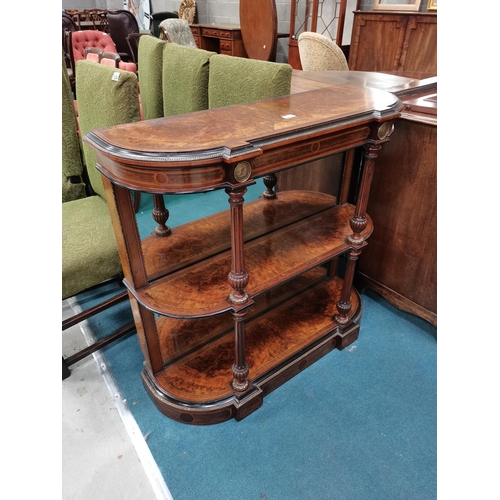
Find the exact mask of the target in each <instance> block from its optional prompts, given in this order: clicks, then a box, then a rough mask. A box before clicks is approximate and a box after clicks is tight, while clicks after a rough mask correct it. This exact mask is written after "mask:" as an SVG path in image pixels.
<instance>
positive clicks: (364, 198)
mask: <svg viewBox="0 0 500 500" xmlns="http://www.w3.org/2000/svg"><path fill="white" fill-rule="evenodd" d="M364 148H365V152H364V164H363V173H362V176H361V183H360V186H359V191H358V199H357V202H356V208H355V210H354V215H353V216H352V219H351V220H350V226H351V229H352V232H353V234H352V235H350V236H348V237H347V241H348V242H349V243H352V244H353V245H355V248H353V249H351V250H350V251H349V252H348V254H347V265H346V270H345V275H344V284H343V285H342V292H341V294H340V299H339V300H338V302H337V304H336V305H337V311H338V314H337V315H336V316H335V321H337V323H339V324H346V323H347V322H348V321H349V316H348V315H349V312H350V310H351V300H350V297H351V291H352V284H353V280H354V271H355V269H356V261H357V260H358V257H359V255H360V254H361V249H360V248H359V246H360V245H361V244H362V243H363V242H364V241H365V239H364V238H363V236H361V233H362V232H363V230H364V229H365V228H366V224H367V222H368V219H367V216H366V206H367V204H368V196H369V194H370V186H371V182H372V178H373V170H374V168H375V159H376V158H377V156H378V152H379V151H380V149H381V146H380V144H372V143H370V144H366V145H365V146H364ZM356 247H358V248H356Z"/></svg>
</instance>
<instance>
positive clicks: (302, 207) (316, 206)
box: [142, 191, 336, 280]
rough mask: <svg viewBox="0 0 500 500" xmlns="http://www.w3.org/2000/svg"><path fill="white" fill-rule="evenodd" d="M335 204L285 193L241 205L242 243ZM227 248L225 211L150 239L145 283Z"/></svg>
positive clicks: (228, 226)
mask: <svg viewBox="0 0 500 500" xmlns="http://www.w3.org/2000/svg"><path fill="white" fill-rule="evenodd" d="M335 204H336V198H335V197H333V196H329V195H325V194H322V193H316V192H314V193H311V192H308V191H293V192H292V191H289V192H286V193H280V195H279V197H278V198H276V199H275V200H265V201H264V200H261V199H259V200H255V201H252V202H249V203H245V210H244V240H245V242H247V241H251V240H253V239H255V238H258V237H259V236H262V235H263V234H266V233H270V232H271V231H274V230H276V229H279V228H282V227H284V226H287V225H289V224H292V223H294V222H297V221H298V220H301V219H303V218H304V217H307V216H310V215H313V214H315V213H318V212H321V211H323V210H326V209H328V208H331V207H333V206H335ZM230 246H231V223H230V216H229V211H223V212H219V213H216V214H214V215H210V216H208V217H205V218H204V219H201V220H196V221H194V222H191V223H187V224H183V225H182V226H179V227H176V228H174V229H173V230H172V234H170V235H169V237H168V238H162V237H158V236H156V235H151V236H149V237H148V238H145V239H144V240H143V241H142V251H143V254H144V261H145V266H146V271H147V274H148V278H149V280H153V279H157V278H158V277H161V276H166V275H167V274H171V273H172V272H174V271H177V270H179V269H182V268H184V267H186V266H188V265H191V264H194V263H196V262H200V261H203V260H204V259H207V258H209V257H212V256H213V255H216V254H218V253H221V252H223V251H225V250H228V249H229V248H230Z"/></svg>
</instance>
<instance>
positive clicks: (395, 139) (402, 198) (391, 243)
mask: <svg viewBox="0 0 500 500" xmlns="http://www.w3.org/2000/svg"><path fill="white" fill-rule="evenodd" d="M403 103H404V105H405V109H404V111H403V113H402V117H401V118H399V119H398V120H397V121H396V126H395V132H394V134H393V136H392V138H391V142H390V143H389V144H387V146H386V147H385V148H384V151H382V152H381V153H380V155H379V158H378V161H377V168H378V170H377V173H378V175H377V176H376V177H375V179H374V182H373V185H372V191H371V197H370V201H369V203H368V211H369V213H370V215H371V216H372V217H373V218H374V220H376V221H378V224H377V228H376V230H375V231H374V233H373V235H372V237H371V238H370V244H369V246H368V248H367V249H366V251H364V252H363V255H362V256H361V257H360V259H359V263H358V267H357V271H358V272H357V275H356V280H355V282H356V284H357V286H358V289H359V290H360V291H362V289H363V288H364V287H365V286H368V287H369V288H372V289H373V290H375V291H377V292H378V293H380V295H382V296H383V297H384V298H385V299H386V300H388V301H389V302H391V303H392V304H393V305H395V306H396V307H398V308H400V309H402V310H405V311H408V312H411V313H413V314H416V315H417V316H420V317H421V318H424V319H425V320H427V321H429V322H430V323H432V324H433V325H435V326H436V325H437V94H436V93H435V92H431V93H426V94H423V95H420V96H414V97H412V98H408V99H404V100H403Z"/></svg>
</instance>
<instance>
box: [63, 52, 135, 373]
mask: <svg viewBox="0 0 500 500" xmlns="http://www.w3.org/2000/svg"><path fill="white" fill-rule="evenodd" d="M116 75H118V78H116ZM76 87H77V95H78V115H79V120H80V132H81V136H82V137H84V136H85V134H86V133H87V132H89V131H90V130H92V129H96V128H102V127H108V126H112V125H119V124H123V123H131V122H136V121H139V120H140V112H139V100H138V90H137V76H136V75H135V74H134V73H131V72H129V71H124V70H120V69H116V68H111V67H109V66H104V65H102V64H96V63H94V62H92V61H78V62H77V63H76ZM83 154H84V161H85V165H86V167H87V174H88V178H89V181H90V185H91V188H92V191H93V193H94V194H93V195H92V196H88V197H86V198H81V199H78V200H73V201H69V202H67V203H63V204H62V207H63V210H62V298H63V300H64V299H66V298H69V297H73V296H74V295H76V294H79V293H81V292H83V291H85V290H88V289H92V288H94V287H96V286H99V285H100V284H102V283H105V282H108V281H109V280H112V279H116V278H118V279H120V278H121V272H122V269H121V264H120V258H119V255H118V248H117V244H116V240H115V235H114V231H113V227H112V223H111V217H110V215H109V211H108V206H107V202H106V196H105V191H104V186H103V184H102V180H101V174H100V173H99V171H98V170H97V169H96V168H95V165H96V157H95V153H94V150H93V149H92V148H90V147H89V146H88V145H86V144H83ZM125 299H128V295H127V292H126V291H125V290H124V291H123V292H122V293H119V294H118V295H117V296H116V297H113V298H112V299H109V300H108V301H106V302H105V303H103V304H100V305H98V306H96V307H95V308H93V309H91V310H88V311H85V312H84V313H83V314H80V315H77V316H76V317H73V318H70V319H68V320H66V321H64V322H63V330H65V329H66V328H69V327H70V326H73V325H74V324H77V323H79V322H80V321H83V320H84V319H87V318H88V317H90V316H93V315H94V314H97V313H98V312H100V311H101V310H104V309H106V308H108V307H110V306H112V305H114V304H116V303H117V302H120V301H122V300H125ZM133 330H134V325H133V323H132V324H130V325H127V326H126V327H124V328H122V329H120V330H119V331H117V332H114V333H112V334H110V335H109V336H108V337H106V338H105V339H103V340H101V341H99V342H96V343H95V344H93V345H91V346H89V347H88V348H86V349H84V350H82V351H80V352H78V353H76V354H73V355H72V356H69V357H68V358H66V359H63V378H66V377H67V376H68V375H69V368H68V367H69V366H70V365H71V364H73V363H75V362H76V361H79V360H80V359H82V358H83V357H85V356H87V355H88V354H91V353H92V352H94V351H96V350H97V349H99V348H101V347H103V346H104V345H107V344H108V343H109V342H111V341H113V340H115V339H116V338H119V337H121V336H123V335H125V334H127V333H129V332H131V331H133Z"/></svg>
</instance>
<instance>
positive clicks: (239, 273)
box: [226, 188, 248, 391]
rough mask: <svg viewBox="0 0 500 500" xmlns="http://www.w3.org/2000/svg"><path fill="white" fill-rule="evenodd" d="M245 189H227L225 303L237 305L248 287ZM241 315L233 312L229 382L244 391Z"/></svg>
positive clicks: (246, 383) (246, 368) (246, 375)
mask: <svg viewBox="0 0 500 500" xmlns="http://www.w3.org/2000/svg"><path fill="white" fill-rule="evenodd" d="M246 191H247V189H246V188H239V189H231V188H227V189H226V193H227V194H228V195H229V205H230V212H231V271H230V272H229V275H228V281H229V284H230V285H231V286H232V288H233V291H232V292H231V293H230V295H229V297H228V300H229V302H231V303H233V304H235V305H240V304H244V303H245V302H247V301H248V294H247V293H246V292H245V287H246V286H247V284H248V272H247V270H246V269H245V254H244V239H243V203H244V201H245V200H244V199H243V195H244V194H245V193H246ZM245 315H246V311H241V312H234V313H233V319H234V364H233V367H232V369H233V382H232V386H233V389H234V390H235V391H244V390H246V389H247V387H248V378H247V377H248V365H247V363H246V359H245Z"/></svg>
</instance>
